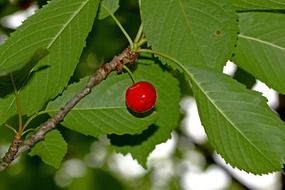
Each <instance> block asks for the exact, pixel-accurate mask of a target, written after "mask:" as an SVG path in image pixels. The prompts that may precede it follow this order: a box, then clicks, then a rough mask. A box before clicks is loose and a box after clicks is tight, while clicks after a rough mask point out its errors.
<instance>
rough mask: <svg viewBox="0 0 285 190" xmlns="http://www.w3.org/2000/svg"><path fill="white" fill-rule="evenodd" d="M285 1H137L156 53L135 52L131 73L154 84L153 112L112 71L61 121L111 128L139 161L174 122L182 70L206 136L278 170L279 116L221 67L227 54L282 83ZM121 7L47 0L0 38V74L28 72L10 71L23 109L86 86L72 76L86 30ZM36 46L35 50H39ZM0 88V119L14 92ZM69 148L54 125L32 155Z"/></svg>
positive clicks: (239, 158)
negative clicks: (132, 100)
mask: <svg viewBox="0 0 285 190" xmlns="http://www.w3.org/2000/svg"><path fill="white" fill-rule="evenodd" d="M284 4H285V2H284V1H282V0H278V1H259V0H251V1H243V0H232V1H230V0H215V1H214V0H200V1H196V0H187V1H185V0H182V1H175V0H165V1H159V0H143V1H141V3H140V12H141V20H142V23H143V31H144V34H145V36H146V38H147V41H148V45H149V46H150V47H151V48H152V50H153V52H159V53H157V55H158V58H159V61H158V60H157V59H156V58H155V57H146V58H140V60H139V61H138V64H137V65H136V67H135V68H133V73H134V76H135V78H136V79H137V80H147V81H150V82H151V83H152V84H154V86H155V87H156V89H157V92H158V102H157V104H156V107H155V111H154V112H153V113H151V114H150V115H147V116H144V117H138V116H135V115H133V114H132V113H130V112H129V110H128V109H127V108H126V105H125V102H124V91H125V90H126V89H127V87H128V86H130V84H131V79H130V78H129V76H128V75H127V74H121V75H117V74H112V75H110V76H109V77H108V79H107V80H106V81H104V82H102V84H100V85H99V86H98V87H96V88H95V89H94V90H93V91H92V93H91V94H90V95H89V96H87V97H86V98H85V99H83V100H82V101H81V102H80V103H79V104H78V105H77V106H76V107H75V108H74V109H73V110H72V111H71V112H70V113H69V114H68V115H67V117H66V118H65V119H64V121H63V122H62V125H63V126H65V127H67V128H69V129H72V130H75V131H77V132H79V133H82V134H85V135H90V136H93V137H98V136H100V135H108V137H109V139H110V142H111V144H112V146H113V147H114V149H115V150H116V151H119V152H122V153H131V154H132V156H133V157H134V158H135V159H137V160H138V161H139V163H141V164H142V165H145V163H146V160H147V156H148V154H149V153H150V152H151V151H152V150H153V149H154V148H155V146H156V145H157V144H159V143H161V142H164V141H166V140H167V139H168V138H169V137H170V133H171V131H172V130H173V129H175V128H176V127H177V126H178V125H179V100H180V97H181V93H180V89H179V81H178V80H177V79H176V78H175V77H174V76H173V74H172V70H178V71H179V72H182V73H184V75H185V76H186V78H187V80H189V81H190V82H191V87H192V90H193V94H194V97H195V99H196V101H197V105H198V110H199V115H200V118H201V121H202V124H203V126H204V127H205V130H206V133H207V135H208V138H209V142H210V143H211V145H212V146H213V147H214V148H215V149H216V151H217V152H218V153H219V154H221V155H222V156H223V158H224V159H225V160H226V161H227V162H228V163H230V164H231V165H233V166H234V167H237V168H240V169H243V170H245V171H248V172H252V173H256V174H262V173H268V172H273V171H278V170H280V169H281V167H282V164H283V160H284V158H285V151H283V147H284V145H285V126H284V123H283V122H282V121H281V120H280V118H279V117H278V116H277V115H276V114H275V113H274V112H273V111H272V110H271V109H270V108H269V107H268V105H267V103H266V99H265V98H264V97H262V95H261V94H260V93H257V92H254V91H252V90H249V89H247V88H246V87H245V86H244V85H242V84H240V83H239V82H237V81H236V80H234V79H232V78H231V77H229V76H227V75H225V74H223V73H222V69H223V66H224V65H225V63H226V61H227V60H229V59H232V61H233V62H234V63H235V64H237V65H238V66H239V67H240V68H242V69H243V70H245V71H247V72H248V73H250V74H251V75H253V76H254V77H255V78H256V79H259V80H261V81H263V82H265V83H266V84H267V85H268V86H269V87H271V88H273V89H275V90H276V91H278V92H280V93H284V92H285V89H284V86H283V84H284V80H285V79H284V77H282V71H283V70H284V69H283V68H284V67H285V66H284V64H283V62H284V60H285V57H284V48H285V45H284V43H285V42H284V38H283V34H284V31H283V30H284V29H283V28H282V22H283V20H284V19H283V17H285V16H284V14H282V11H283V10H285V6H284ZM118 8H119V1H109V0H103V1H102V2H100V1H99V0H52V1H50V2H49V3H48V4H47V5H46V6H44V7H43V8H42V9H40V10H39V11H37V12H36V14H35V15H33V16H31V17H30V18H29V19H28V20H27V21H25V22H24V23H23V25H22V26H20V27H19V28H18V29H17V31H16V32H14V33H13V34H12V35H11V37H10V38H9V39H8V40H6V42H5V43H4V44H3V45H2V46H0V60H1V62H0V77H1V78H3V79H5V78H7V75H9V74H11V73H13V75H22V74H23V75H24V76H27V77H24V78H25V79H24V81H23V80H22V79H23V77H19V79H17V77H16V79H17V80H18V81H16V82H17V84H18V88H20V92H19V97H20V99H21V107H22V109H21V112H22V114H23V115H26V116H27V117H30V116H32V115H33V114H36V113H38V112H41V113H48V114H51V115H52V114H54V113H55V112H56V111H58V110H59V109H60V108H61V107H62V106H63V105H64V103H65V102H67V101H68V100H69V99H70V98H71V97H73V96H74V95H75V94H76V93H77V92H78V91H79V90H80V89H81V88H82V87H83V86H84V84H85V82H86V80H87V78H82V79H81V80H80V81H79V82H77V83H74V84H69V80H70V78H71V77H72V75H73V73H74V70H75V68H76V66H77V64H78V60H79V59H80V55H81V53H82V50H83V48H84V47H85V39H86V38H87V36H88V33H89V32H90V30H91V28H92V26H93V22H94V20H95V18H96V16H97V19H104V18H106V17H107V16H108V15H110V14H114V12H115V11H116V10H117V9H118ZM97 13H98V14H97ZM39 50H41V51H40V56H38V57H37V56H36V57H35V55H38V54H37V52H39ZM35 52H36V53H35ZM43 52H44V53H43ZM31 57H32V58H33V59H31ZM167 58H168V59H167ZM160 61H161V62H160ZM160 63H162V64H160ZM27 68H30V69H27ZM27 72H28V74H26V73H27ZM19 73H20V74H19ZM3 81H5V82H2V81H0V85H3V86H7V85H10V81H9V80H8V82H7V80H3ZM2 83H3V84H2ZM5 88H7V87H5ZM7 89H9V88H7ZM11 89H12V88H11ZM0 96H1V97H0V125H3V124H5V123H6V122H7V120H9V119H10V118H11V117H13V116H15V115H16V114H17V109H16V101H15V99H16V98H15V94H14V93H13V90H5V91H0ZM18 106H19V105H18ZM1 130H4V129H1ZM66 151H67V146H66V142H65V141H64V139H63V137H62V136H61V134H60V133H59V131H57V130H55V131H53V132H51V133H49V134H48V135H47V136H46V138H45V140H44V141H42V142H40V143H38V144H36V146H35V147H34V148H33V149H32V151H31V153H30V154H31V155H39V156H40V157H41V158H42V160H43V161H44V162H46V163H47V164H50V165H53V166H55V167H58V166H59V164H60V162H61V160H62V158H63V157H64V155H65V153H66Z"/></svg>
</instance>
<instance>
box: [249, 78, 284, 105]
mask: <svg viewBox="0 0 285 190" xmlns="http://www.w3.org/2000/svg"><path fill="white" fill-rule="evenodd" d="M252 89H253V90H255V91H258V92H261V93H262V95H263V96H264V97H266V99H267V100H268V102H267V103H268V105H269V106H270V107H271V108H273V109H274V108H276V107H278V104H279V101H278V93H277V92H276V91H275V90H273V89H271V88H269V87H268V86H267V85H266V84H264V83H263V82H260V81H259V80H257V81H256V84H255V85H254V86H253V87H252Z"/></svg>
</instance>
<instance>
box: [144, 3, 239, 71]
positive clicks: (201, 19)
mask: <svg viewBox="0 0 285 190" xmlns="http://www.w3.org/2000/svg"><path fill="white" fill-rule="evenodd" d="M141 7H142V20H143V25H144V32H145V34H146V37H147V39H148V42H149V45H151V46H152V49H153V50H156V51H159V52H162V53H165V54H167V55H169V56H171V57H173V58H176V59H177V60H178V61H180V62H181V63H187V64H191V65H204V66H207V67H210V68H216V69H218V70H222V68H223V66H224V64H225V63H226V61H227V60H228V59H229V58H230V56H231V54H232V51H233V48H234V45H235V42H236V35H237V32H238V27H237V22H236V19H237V16H236V15H235V11H234V9H233V7H232V4H231V2H230V1H229V0H200V1H197V0H165V1H160V0H143V1H142V6H141ZM163 60H164V59H163ZM164 61H166V62H167V63H169V64H171V63H170V62H168V61H167V60H164ZM171 65H172V66H173V67H176V65H173V64H171Z"/></svg>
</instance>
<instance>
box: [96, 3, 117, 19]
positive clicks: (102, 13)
mask: <svg viewBox="0 0 285 190" xmlns="http://www.w3.org/2000/svg"><path fill="white" fill-rule="evenodd" d="M119 7H120V6H119V0H102V1H101V4H100V7H99V13H98V17H97V18H98V19H100V20H102V19H104V18H106V17H108V16H109V15H110V13H112V14H114V13H115V12H116V11H117V10H118V8H119Z"/></svg>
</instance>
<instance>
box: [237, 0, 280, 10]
mask: <svg viewBox="0 0 285 190" xmlns="http://www.w3.org/2000/svg"><path fill="white" fill-rule="evenodd" d="M232 3H233V5H234V7H235V8H236V10H237V11H247V10H270V9H271V10H272V9H279V10H284V9H285V0H232Z"/></svg>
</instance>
